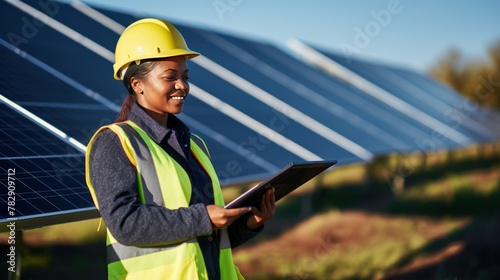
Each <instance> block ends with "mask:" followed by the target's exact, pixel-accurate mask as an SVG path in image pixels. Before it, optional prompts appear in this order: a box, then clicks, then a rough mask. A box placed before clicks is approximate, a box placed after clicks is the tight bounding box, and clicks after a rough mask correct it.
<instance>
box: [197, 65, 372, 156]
mask: <svg viewBox="0 0 500 280" xmlns="http://www.w3.org/2000/svg"><path fill="white" fill-rule="evenodd" d="M194 63H196V64H198V65H201V66H202V67H203V68H205V69H207V70H209V71H211V72H213V73H214V74H216V75H218V76H220V77H221V78H223V79H224V80H226V81H228V82H229V83H231V84H233V85H235V86H237V87H238V88H240V89H242V90H243V91H245V92H246V93H248V94H250V95H251V96H253V97H255V98H256V99H258V100H260V101H261V102H263V103H265V104H266V105H268V106H270V107H271V108H273V109H275V110H278V111H280V112H283V113H284V114H285V115H287V116H288V117H290V118H291V119H293V120H294V121H296V122H298V123H300V124H302V125H303V126H304V127H306V128H308V129H310V130H312V131H313V132H315V133H317V134H318V135H320V136H322V137H325V138H326V139H328V140H329V141H331V142H332V143H335V144H337V145H339V146H340V147H342V148H344V149H345V150H347V151H349V152H350V153H352V154H354V155H355V156H357V157H359V158H360V159H362V160H364V161H369V160H370V159H371V158H372V157H373V155H372V153H371V152H369V151H367V150H366V149H364V148H363V147H361V146H359V145H358V144H356V143H354V142H352V141H351V140H349V139H347V138H345V137H344V136H343V135H341V134H339V133H337V132H335V131H333V130H331V129H330V128H328V127H326V126H325V125H324V124H322V123H319V122H317V121H316V120H314V119H313V118H311V117H310V116H308V115H305V114H304V113H302V112H301V111H299V110H297V109H296V108H294V107H292V106H290V105H288V104H287V103H285V102H283V101H281V100H280V99H277V98H276V97H274V96H273V95H271V94H269V93H268V92H266V91H263V90H262V89H260V88H259V87H257V86H255V85H254V84H252V83H250V82H248V81H247V80H245V79H243V78H241V77H240V76H238V75H236V74H234V73H233V72H231V71H229V70H228V69H225V68H224V67H222V66H220V65H218V64H217V63H215V62H214V61H212V60H210V59H208V58H206V57H203V56H202V57H198V58H197V59H196V60H194Z"/></svg>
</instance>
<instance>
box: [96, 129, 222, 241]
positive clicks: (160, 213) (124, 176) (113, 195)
mask: <svg viewBox="0 0 500 280" xmlns="http://www.w3.org/2000/svg"><path fill="white" fill-rule="evenodd" d="M89 160H90V167H89V169H90V170H89V172H90V181H91V183H92V186H93V187H94V190H95V194H96V197H97V202H98V204H99V208H100V209H99V212H100V214H101V216H102V218H103V219H104V222H105V224H106V226H107V227H108V228H109V230H110V232H111V233H112V234H113V236H114V237H115V239H116V240H117V241H118V242H120V243H121V244H124V245H128V246H158V245H168V244H174V243H178V242H182V241H185V240H189V239H192V238H195V237H197V236H202V235H209V234H211V233H212V225H211V222H210V218H209V216H208V213H207V210H206V207H205V205H204V204H202V203H198V204H194V205H191V206H189V207H187V208H179V209H175V210H171V209H167V208H165V207H161V206H158V205H155V204H142V203H141V202H140V198H139V193H138V185H137V171H136V168H135V167H134V166H133V165H132V163H131V162H130V161H129V159H128V157H127V155H126V154H125V151H124V150H123V147H122V145H121V143H120V140H119V138H118V136H117V135H116V134H115V133H114V132H112V131H111V130H109V129H108V130H104V131H103V132H101V133H100V134H99V135H97V137H96V139H95V140H94V143H93V145H92V150H91V151H90V158H89Z"/></svg>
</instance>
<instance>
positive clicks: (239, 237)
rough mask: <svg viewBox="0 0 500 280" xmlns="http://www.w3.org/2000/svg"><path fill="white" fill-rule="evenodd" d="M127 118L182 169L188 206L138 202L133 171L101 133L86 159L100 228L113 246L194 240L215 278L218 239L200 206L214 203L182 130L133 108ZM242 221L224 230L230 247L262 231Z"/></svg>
mask: <svg viewBox="0 0 500 280" xmlns="http://www.w3.org/2000/svg"><path fill="white" fill-rule="evenodd" d="M129 120H131V121H133V122H134V123H136V124H137V125H138V126H139V127H140V128H142V129H143V130H144V131H145V132H146V133H147V134H148V135H149V137H151V139H152V140H153V141H155V142H156V143H158V144H159V145H160V146H161V147H162V148H163V149H164V150H165V151H166V152H167V153H168V154H169V155H170V156H171V157H172V158H174V160H175V161H177V162H178V163H179V164H180V165H181V166H182V167H183V168H184V170H186V172H187V173H188V175H189V178H190V180H191V186H192V190H193V191H192V196H191V201H190V206H189V207H187V208H179V209H175V210H171V209H167V208H164V207H160V206H157V205H151V204H148V205H143V204H141V202H140V200H139V194H138V187H137V186H138V185H137V173H136V169H135V167H134V166H133V165H132V164H131V163H130V161H129V159H128V157H127V155H126V154H125V152H124V151H123V148H122V145H121V143H120V140H119V138H118V136H117V135H116V134H115V133H114V132H112V131H111V130H109V129H107V130H104V131H103V132H101V133H100V134H99V135H98V136H97V137H96V139H95V141H94V143H93V145H92V150H91V151H90V158H89V160H90V180H91V183H92V185H93V187H94V189H95V193H96V197H97V201H98V203H99V212H100V214H101V216H102V218H103V219H104V222H105V224H106V226H107V227H108V228H109V230H110V231H111V233H112V234H113V236H114V237H115V238H116V240H117V241H118V242H120V243H121V244H124V245H128V246H147V245H148V244H149V245H154V244H156V245H157V244H174V243H178V242H182V241H186V240H190V239H192V238H197V240H198V243H199V245H200V248H201V251H202V253H203V257H204V260H205V265H206V268H207V272H208V274H209V279H219V278H220V271H219V244H218V240H219V239H218V238H217V233H216V232H215V231H213V230H212V224H211V221H210V218H209V216H208V213H207V210H206V205H208V204H214V196H213V189H212V184H211V180H210V177H209V176H208V174H206V173H205V171H204V170H203V168H202V167H201V166H200V164H199V163H198V162H197V160H196V159H195V158H194V157H193V155H192V154H191V152H190V144H189V140H190V137H191V134H190V131H189V129H188V127H187V126H186V125H185V124H184V123H182V122H181V121H180V120H179V119H178V118H177V117H175V116H174V115H169V116H168V121H167V127H164V126H161V125H160V124H158V123H157V122H156V121H155V120H153V119H152V118H151V117H150V116H149V115H148V114H147V113H146V112H145V111H144V110H143V109H142V108H141V107H140V106H138V105H137V104H136V105H134V106H133V107H132V109H131V111H130V114H129ZM247 218H248V214H247V215H246V216H243V217H241V218H240V219H238V220H236V221H235V222H234V223H233V224H232V225H231V226H229V227H228V233H229V239H230V241H231V246H232V247H233V248H234V247H237V246H239V245H240V244H242V243H244V242H245V241H247V240H249V239H250V238H252V237H253V236H255V235H256V234H257V233H258V232H260V231H261V230H262V227H261V228H260V229H258V230H257V231H251V230H250V229H248V227H247V226H246V220H247Z"/></svg>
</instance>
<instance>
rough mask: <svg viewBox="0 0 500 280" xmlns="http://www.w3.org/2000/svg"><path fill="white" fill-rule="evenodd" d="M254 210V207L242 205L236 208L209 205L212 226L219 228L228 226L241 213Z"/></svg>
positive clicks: (208, 210)
mask: <svg viewBox="0 0 500 280" xmlns="http://www.w3.org/2000/svg"><path fill="white" fill-rule="evenodd" d="M250 211H252V207H241V208H234V209H225V208H224V207H220V206H217V205H207V212H208V216H209V217H210V221H211V222H212V228H213V229H214V230H215V229H219V228H225V227H228V226H229V225H230V224H232V223H233V222H234V221H235V220H236V219H238V218H239V217H241V215H243V214H245V213H248V212H250Z"/></svg>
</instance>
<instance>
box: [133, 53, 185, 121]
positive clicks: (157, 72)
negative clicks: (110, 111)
mask: <svg viewBox="0 0 500 280" xmlns="http://www.w3.org/2000/svg"><path fill="white" fill-rule="evenodd" d="M188 80H189V74H188V69H187V65H186V58H185V57H184V56H175V57H169V58H165V59H163V60H160V61H159V63H158V64H157V65H156V66H155V67H154V68H153V70H151V72H149V73H148V74H147V76H146V78H145V79H143V80H135V82H132V81H131V82H132V85H133V87H134V90H136V92H137V102H138V103H139V104H140V105H141V106H142V107H144V108H146V109H149V110H151V111H153V112H155V113H158V114H162V115H165V114H167V113H170V114H179V113H180V112H182V107H183V106H184V100H185V99H186V97H187V95H188V93H189V83H188ZM136 87H138V88H136Z"/></svg>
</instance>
